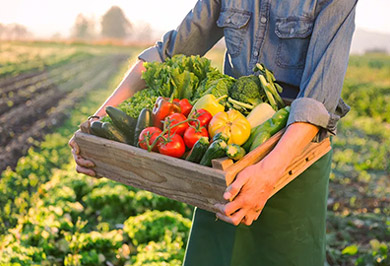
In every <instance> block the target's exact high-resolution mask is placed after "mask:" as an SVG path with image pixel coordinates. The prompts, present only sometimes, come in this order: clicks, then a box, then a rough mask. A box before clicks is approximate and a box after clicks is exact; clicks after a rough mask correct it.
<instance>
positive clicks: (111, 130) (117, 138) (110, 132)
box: [102, 122, 126, 143]
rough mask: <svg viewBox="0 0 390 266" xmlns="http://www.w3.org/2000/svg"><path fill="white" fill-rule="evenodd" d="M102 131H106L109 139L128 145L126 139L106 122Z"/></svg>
mask: <svg viewBox="0 0 390 266" xmlns="http://www.w3.org/2000/svg"><path fill="white" fill-rule="evenodd" d="M102 130H103V131H104V134H105V135H106V138H107V139H110V140H114V141H118V142H122V143H126V137H125V136H124V135H123V134H122V133H121V132H120V131H119V130H118V129H117V128H115V127H114V126H113V125H111V124H110V123H108V122H104V123H103V124H102Z"/></svg>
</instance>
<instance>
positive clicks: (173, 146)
mask: <svg viewBox="0 0 390 266" xmlns="http://www.w3.org/2000/svg"><path fill="white" fill-rule="evenodd" d="M157 147H158V152H159V153H161V154H164V155H168V156H171V157H175V158H180V157H182V156H183V154H184V153H185V151H186V146H185V144H184V141H183V138H182V137H181V136H180V135H178V134H175V133H174V134H171V135H170V134H165V135H164V136H163V137H162V138H160V139H159V140H158V144H157Z"/></svg>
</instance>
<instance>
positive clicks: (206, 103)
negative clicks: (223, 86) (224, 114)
mask: <svg viewBox="0 0 390 266" xmlns="http://www.w3.org/2000/svg"><path fill="white" fill-rule="evenodd" d="M226 97H227V95H224V96H222V97H220V98H218V99H217V98H215V96H214V95H212V94H206V95H204V96H202V97H201V98H200V99H199V100H198V101H197V102H196V103H195V104H194V106H193V107H192V110H191V114H192V113H193V112H195V110H200V109H205V110H206V111H208V112H209V113H210V114H211V115H212V116H214V115H215V114H216V113H219V112H221V111H224V110H225V107H224V106H223V105H222V104H220V103H219V101H220V100H222V99H224V98H226Z"/></svg>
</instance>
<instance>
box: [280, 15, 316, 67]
mask: <svg viewBox="0 0 390 266" xmlns="http://www.w3.org/2000/svg"><path fill="white" fill-rule="evenodd" d="M313 24H314V21H313V20H312V19H310V18H306V17H288V18H278V19H277V20H276V27H275V33H276V35H277V36H278V38H279V40H278V48H277V55H276V64H277V65H278V66H280V67H283V68H303V67H304V65H305V60H306V53H307V49H308V47H309V42H310V36H311V33H312V31H313Z"/></svg>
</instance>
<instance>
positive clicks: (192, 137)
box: [184, 125, 209, 149]
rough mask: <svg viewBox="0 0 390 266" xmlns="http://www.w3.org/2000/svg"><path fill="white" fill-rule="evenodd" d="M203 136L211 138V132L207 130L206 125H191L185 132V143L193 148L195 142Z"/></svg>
mask: <svg viewBox="0 0 390 266" xmlns="http://www.w3.org/2000/svg"><path fill="white" fill-rule="evenodd" d="M202 137H206V138H207V139H208V138H209V133H208V132H207V129H206V128H205V127H202V126H199V125H196V126H190V127H189V128H187V130H186V131H185V132H184V143H185V144H186V146H187V147H188V148H190V149H191V148H192V147H193V146H194V145H195V143H196V142H197V141H198V140H199V139H200V138H202Z"/></svg>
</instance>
